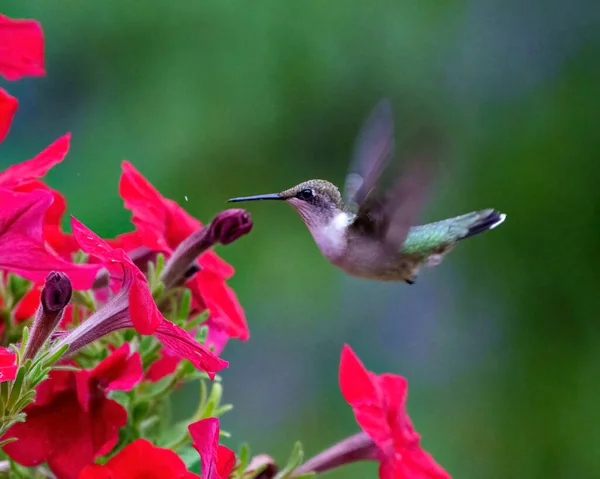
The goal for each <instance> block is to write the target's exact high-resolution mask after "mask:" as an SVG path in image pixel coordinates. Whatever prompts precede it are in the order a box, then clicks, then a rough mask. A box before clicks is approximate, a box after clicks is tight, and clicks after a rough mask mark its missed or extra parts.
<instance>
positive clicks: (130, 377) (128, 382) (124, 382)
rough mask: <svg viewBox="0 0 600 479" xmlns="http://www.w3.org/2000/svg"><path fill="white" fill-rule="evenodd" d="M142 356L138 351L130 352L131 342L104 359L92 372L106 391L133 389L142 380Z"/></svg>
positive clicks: (92, 375) (93, 376)
mask: <svg viewBox="0 0 600 479" xmlns="http://www.w3.org/2000/svg"><path fill="white" fill-rule="evenodd" d="M142 375H143V370H142V358H141V357H140V353H138V352H137V351H136V352H134V353H130V347H129V343H125V344H123V345H122V346H121V347H120V348H118V349H116V350H115V351H113V353H112V354H111V355H110V356H108V357H107V358H106V359H104V360H103V361H102V362H101V363H100V364H98V366H96V367H95V368H94V369H93V370H92V372H91V377H92V378H95V379H96V380H98V382H99V383H100V385H101V386H102V387H103V388H104V390H105V391H131V390H132V389H133V388H134V386H135V385H136V384H137V383H139V382H140V381H141V380H142Z"/></svg>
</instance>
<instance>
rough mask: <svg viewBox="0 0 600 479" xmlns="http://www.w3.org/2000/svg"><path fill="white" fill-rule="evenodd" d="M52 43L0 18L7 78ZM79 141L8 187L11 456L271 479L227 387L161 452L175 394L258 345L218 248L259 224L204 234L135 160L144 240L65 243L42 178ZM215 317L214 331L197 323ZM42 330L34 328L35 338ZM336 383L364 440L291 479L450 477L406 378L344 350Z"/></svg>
mask: <svg viewBox="0 0 600 479" xmlns="http://www.w3.org/2000/svg"><path fill="white" fill-rule="evenodd" d="M43 45H44V43H43V36H42V31H41V28H40V26H39V24H38V23H37V22H35V21H30V20H11V19H9V18H7V17H5V16H2V15H0V75H3V76H4V77H6V78H7V79H9V80H16V79H18V78H20V77H21V76H23V75H43V74H44V66H43V65H44V62H43ZM16 110H17V100H16V99H15V98H13V97H12V96H10V95H9V94H8V93H7V92H5V91H4V90H2V89H0V142H1V141H2V140H3V139H4V137H5V136H6V134H7V132H8V131H9V128H10V124H11V122H12V119H13V117H14V115H15V112H16ZM69 143H70V134H66V135H64V136H63V137H61V138H59V139H58V140H57V141H55V142H54V143H53V144H52V145H50V146H48V147H47V148H46V149H45V150H43V151H42V152H41V153H40V154H38V155H37V156H35V157H34V158H32V159H30V160H28V161H25V162H23V163H20V164H17V165H13V166H11V167H9V168H8V169H7V170H6V171H4V172H2V173H0V203H1V204H2V208H1V209H0V271H1V272H2V273H3V274H2V275H1V277H0V281H1V282H2V285H1V286H2V287H0V302H1V306H2V308H3V311H2V312H3V313H5V314H6V318H7V320H6V321H5V322H4V324H3V325H2V327H3V328H4V329H0V335H1V336H2V337H1V338H0V339H4V340H5V344H7V343H8V341H6V337H7V336H4V335H7V334H8V333H15V332H16V333H18V334H19V335H18V336H15V335H13V336H8V337H9V338H10V337H12V338H14V337H17V338H18V337H21V338H22V340H21V344H17V345H16V346H15V345H13V346H12V349H6V348H0V383H2V388H1V389H2V391H1V394H0V396H2V397H1V398H0V431H1V432H0V434H3V437H1V438H0V441H2V444H3V446H2V449H3V453H4V454H5V457H6V456H7V457H10V458H11V459H12V460H13V461H15V462H17V463H19V464H21V465H23V466H26V467H37V466H39V465H42V464H44V463H47V465H48V467H49V468H50V469H51V471H52V473H53V474H54V475H55V476H56V477H57V478H58V479H77V478H79V479H125V478H127V479H142V478H143V479H146V478H155V479H167V478H169V479H170V478H175V479H177V478H179V479H191V478H199V477H200V476H198V475H197V474H195V473H192V472H190V471H189V470H188V468H187V467H186V463H184V461H183V460H182V459H181V458H180V457H179V455H178V453H177V452H178V451H179V450H181V449H180V448H182V447H186V448H187V450H188V452H189V451H191V453H192V454H193V455H195V452H194V450H193V449H192V447H193V448H195V449H196V451H197V452H198V454H199V458H198V457H196V460H199V462H200V464H201V467H202V477H203V478H204V479H227V478H229V477H231V476H232V474H233V475H234V476H235V477H247V478H254V479H256V478H258V477H260V478H261V479H270V478H273V477H274V476H275V475H276V474H277V470H278V467H277V465H276V464H275V463H274V462H273V461H272V459H271V458H269V457H268V456H265V455H261V456H257V457H255V458H254V459H255V460H253V461H250V463H249V464H245V463H244V461H243V460H242V459H240V461H239V462H238V461H237V459H236V456H235V454H234V453H233V451H231V450H230V449H228V448H226V447H224V446H222V445H220V444H219V436H220V424H219V420H218V419H217V417H218V416H219V415H220V414H222V413H223V412H224V411H226V410H227V409H228V407H227V406H226V407H221V406H220V400H221V393H222V389H221V384H220V382H219V380H217V381H215V382H214V383H213V386H212V389H211V393H210V394H206V391H205V390H203V393H202V394H201V400H200V405H199V408H198V410H197V411H196V413H195V414H194V416H193V418H192V419H190V420H189V421H188V422H191V424H190V425H189V426H188V430H187V431H185V430H183V433H180V431H176V432H177V433H180V434H179V436H178V437H177V439H176V440H174V441H172V442H170V444H172V445H171V446H169V447H168V448H167V447H158V446H156V445H154V444H153V443H152V442H151V441H149V440H148V438H150V439H162V437H161V428H159V427H156V423H158V422H160V421H161V419H162V418H161V415H162V412H164V409H161V407H163V406H164V402H165V399H166V400H168V398H166V397H165V395H166V393H168V391H169V390H170V389H173V388H174V387H176V386H177V385H178V384H179V383H180V382H181V381H182V380H184V379H185V380H188V381H192V380H196V381H197V380H198V379H199V378H200V380H201V381H203V383H202V386H203V387H206V384H207V383H208V381H205V376H206V375H207V376H208V377H209V378H210V379H211V380H214V379H215V374H216V373H217V372H218V371H220V370H222V369H223V368H225V367H227V366H228V363H227V361H225V360H223V359H221V358H219V357H218V355H219V354H220V353H221V351H222V350H223V348H224V346H225V344H226V342H227V341H228V340H229V339H231V338H238V339H240V340H242V341H245V340H247V339H248V338H249V331H248V326H247V324H246V318H245V316H244V312H243V310H242V308H241V306H240V304H239V303H238V300H237V297H236V295H235V293H234V291H233V290H232V289H231V288H230V287H229V286H228V285H227V280H228V279H229V278H230V277H231V276H232V275H233V273H234V270H233V268H232V267H231V266H230V265H229V264H227V263H226V262H225V261H223V260H222V259H220V258H219V257H218V256H217V255H216V253H214V252H213V251H212V250H211V248H212V246H214V245H215V244H217V243H220V244H223V245H226V244H229V243H231V242H232V241H234V240H236V239H237V238H239V237H240V236H242V235H245V234H247V233H248V232H249V231H250V230H251V228H252V223H251V221H250V218H249V216H248V215H247V214H246V213H245V212H244V211H243V210H237V209H231V210H227V211H224V212H221V213H219V214H218V215H217V216H216V217H215V218H214V219H213V220H212V222H211V223H210V224H208V225H206V226H203V225H202V224H201V223H200V222H199V221H198V220H197V219H195V218H193V217H191V216H190V215H189V214H188V213H187V212H186V211H185V210H184V209H183V208H181V207H180V206H179V205H178V204H177V203H175V202H174V201H173V200H170V199H167V198H164V197H163V196H162V195H161V194H160V193H159V192H158V191H157V190H156V189H155V188H154V187H153V186H152V185H151V184H150V183H149V182H148V181H147V180H146V179H145V178H144V177H143V176H142V175H141V174H140V173H139V172H138V171H137V170H136V169H135V168H134V167H133V166H132V165H131V164H130V163H128V162H124V163H123V165H122V168H123V172H122V176H121V180H120V183H119V193H120V195H121V197H122V198H123V200H124V203H125V207H126V208H127V209H129V210H131V212H132V223H133V224H134V225H135V231H133V232H128V233H125V234H122V235H120V236H118V237H117V238H115V239H110V240H106V239H103V238H101V237H100V236H98V235H97V234H96V233H94V232H93V231H91V230H90V229H89V228H87V227H86V226H84V225H83V224H82V223H81V222H79V221H78V220H77V219H75V218H72V221H71V227H72V234H68V233H65V232H63V231H62V228H61V225H62V220H63V216H64V214H65V212H66V201H65V199H64V198H63V196H62V195H61V194H60V193H59V192H57V191H55V190H53V189H51V188H50V187H48V186H47V185H46V184H45V183H44V182H43V181H42V180H41V178H43V177H44V175H45V174H46V173H47V171H48V170H49V169H50V168H52V167H53V166H55V165H57V164H58V163H60V162H62V161H63V159H64V158H65V156H66V154H67V152H68V150H69ZM81 252H83V253H85V255H82V254H81ZM86 255H87V256H86ZM159 255H162V256H159ZM76 256H78V257H80V258H82V257H83V256H85V257H86V258H87V260H86V262H85V263H81V262H79V263H78V262H76V261H75V257H76ZM163 260H164V261H163ZM159 265H160V266H159ZM6 273H10V276H8V277H7V276H6ZM15 275H16V276H15ZM18 276H20V277H21V278H19V279H15V278H17V277H18ZM26 280H28V281H26ZM73 289H75V290H79V291H76V292H73ZM190 298H191V299H190ZM69 303H71V304H69ZM190 303H191V304H190ZM203 312H208V316H207V317H206V318H207V319H206V320H204V317H202V318H199V317H198V316H199V314H200V313H203ZM32 318H33V324H32V326H31V330H29V329H23V324H24V323H25V322H27V321H29V320H30V319H32ZM167 318H170V319H167ZM203 320H204V322H203V323H201V321H203ZM122 330H127V331H122ZM98 341H100V343H98ZM16 342H17V343H18V341H16ZM90 345H91V347H89V348H87V349H83V348H84V347H86V346H90ZM107 351H111V354H109V355H107ZM58 359H61V360H62V361H63V363H62V366H63V367H62V368H56V361H57V360H58ZM183 360H188V361H189V363H182V361H183ZM36 361H37V362H36ZM190 363H191V364H190ZM192 365H193V367H192ZM194 367H195V368H196V369H197V370H200V371H202V372H201V373H198V372H197V371H196V370H195V369H194ZM52 368H54V369H52ZM161 379H164V381H163V382H161V383H159V384H152V382H157V381H159V380H161ZM339 380H340V388H341V391H342V394H343V396H344V398H345V399H346V401H347V402H348V403H349V404H350V405H351V406H352V409H353V411H354V415H355V417H356V421H357V422H358V424H359V425H360V427H361V428H362V430H363V432H361V433H359V434H357V435H355V436H352V437H350V438H348V439H346V440H344V441H342V442H340V443H339V444H337V445H336V446H333V447H332V448H330V449H329V450H328V451H324V452H323V453H321V454H320V455H318V456H316V457H315V458H313V459H311V460H309V461H307V462H306V463H305V464H303V465H302V466H300V467H298V457H300V456H301V451H297V450H296V453H295V454H293V455H292V459H291V460H290V461H291V462H290V464H288V466H287V467H286V470H287V471H289V472H290V474H292V475H293V476H296V475H298V474H300V473H305V472H322V471H325V470H327V469H331V468H333V467H337V466H339V465H342V464H345V463H348V462H351V461H355V460H363V459H368V460H372V459H376V460H378V461H379V462H380V468H379V477H380V478H381V479H449V478H450V476H449V475H448V473H447V472H446V471H444V469H442V468H441V467H440V466H439V465H438V464H437V463H436V462H435V461H434V460H433V458H432V457H431V456H430V455H429V454H428V453H427V452H425V451H424V450H423V449H422V448H421V446H420V436H419V434H418V433H417V432H416V431H415V430H414V428H413V425H412V422H411V420H410V418H409V416H408V414H407V412H406V396H407V382H406V380H405V379H404V378H402V377H400V376H396V375H392V374H382V375H376V374H374V373H372V372H370V371H367V370H366V369H365V367H364V366H363V364H362V363H361V362H360V360H359V359H358V357H357V356H356V355H355V354H354V352H353V351H352V350H351V349H350V347H349V346H345V347H344V349H343V350H342V356H341V364H340V372H339ZM204 381H205V382H204ZM36 386H37V387H36ZM28 387H29V390H28V389H27V388H28ZM34 388H35V390H34ZM19 405H21V406H20V407H19ZM145 414H148V415H150V416H151V417H150V419H147V418H146V417H145ZM210 415H214V416H217V417H207V416H210ZM198 418H204V419H201V420H197V419H198ZM23 419H24V422H23ZM19 421H21V422H19ZM153 421H154V422H153ZM175 429H178V428H175ZM165 443H166V441H162V442H160V444H165ZM294 461H295V462H294ZM7 462H8V461H7ZM242 465H243V466H244V467H245V466H247V468H245V469H243V468H242ZM261 467H262V469H261ZM286 477H287V476H286Z"/></svg>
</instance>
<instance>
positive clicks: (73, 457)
mask: <svg viewBox="0 0 600 479" xmlns="http://www.w3.org/2000/svg"><path fill="white" fill-rule="evenodd" d="M88 374H89V373H88V372H87V371H80V372H73V371H53V372H52V373H50V378H49V379H47V380H46V381H44V382H43V383H41V384H40V386H43V385H45V384H46V383H50V384H49V385H48V386H47V387H46V388H45V391H46V392H45V394H44V396H45V398H44V402H43V404H38V403H37V401H36V403H34V404H33V405H31V406H28V407H27V408H26V409H25V413H26V414H27V421H25V422H23V423H17V424H15V425H14V426H13V427H11V428H10V429H9V431H8V433H7V434H6V435H5V436H4V437H3V439H7V438H10V437H16V438H17V439H19V440H18V441H16V442H11V443H9V444H7V445H5V446H4V447H3V449H4V452H5V453H6V454H8V456H10V457H11V458H12V459H13V460H15V461H16V462H18V463H19V464H22V465H24V466H27V467H32V466H37V465H39V464H42V463H44V462H48V466H49V467H50V469H51V470H52V472H53V473H54V474H55V475H56V476H57V477H60V478H63V479H76V478H77V477H78V475H79V472H80V471H81V470H82V469H83V468H84V467H85V466H86V465H88V464H91V463H92V462H93V461H94V459H95V458H96V457H99V456H101V455H104V454H106V453H108V452H109V451H110V450H111V449H112V448H113V447H114V446H115V444H116V443H117V440H118V429H119V428H120V427H122V426H124V425H125V424H126V423H127V411H126V410H125V409H124V408H123V406H121V405H120V404H119V403H117V402H116V401H113V400H112V399H108V398H107V397H106V396H105V395H104V393H103V392H102V391H101V390H98V389H97V388H95V389H94V390H92V391H89V395H90V396H93V400H91V401H89V408H88V409H84V408H82V406H81V403H80V401H79V399H78V394H77V389H76V382H77V381H76V378H77V376H79V375H84V376H87V375H88ZM54 382H57V386H58V387H56V388H54V387H53V386H52V383H54ZM67 418H68V420H66V419H67Z"/></svg>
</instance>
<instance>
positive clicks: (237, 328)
mask: <svg viewBox="0 0 600 479" xmlns="http://www.w3.org/2000/svg"><path fill="white" fill-rule="evenodd" d="M122 168H123V174H122V175H121V180H120V183H119V194H120V195H121V197H122V198H123V200H124V201H125V207H126V208H127V209H129V210H131V212H132V213H133V218H132V222H133V224H134V225H135V226H136V230H137V234H138V238H139V241H140V242H141V244H143V245H144V246H146V247H148V248H150V249H151V250H153V251H160V252H163V253H165V254H166V255H170V254H171V253H172V252H173V250H174V249H175V248H176V247H177V246H178V245H179V244H180V243H181V242H182V241H183V240H184V239H186V238H187V237H188V236H189V235H190V234H192V233H193V232H194V231H196V230H198V229H199V228H200V227H201V226H202V224H201V223H200V221H198V220H197V219H195V218H193V217H192V216H190V215H189V214H188V213H187V212H186V211H185V210H184V209H183V208H181V207H180V206H179V205H178V204H177V203H176V202H175V201H173V200H169V199H167V198H164V197H163V196H162V195H161V194H160V193H159V192H158V191H157V190H156V189H155V188H154V187H153V186H152V185H151V184H150V182H148V180H146V178H144V177H143V176H142V175H141V174H140V173H139V172H138V171H137V170H136V169H135V168H134V167H133V165H131V163H129V162H127V161H125V162H123V165H122ZM126 237H127V238H129V239H130V235H127V236H126ZM198 264H199V265H200V267H201V270H200V271H199V272H197V273H196V274H195V275H194V276H193V277H192V278H191V279H190V280H189V281H188V282H187V284H186V286H187V287H189V288H190V290H191V291H192V294H193V297H194V302H195V306H196V307H197V308H198V310H199V311H202V310H204V309H206V308H207V309H208V310H209V311H210V323H209V324H211V325H216V326H217V327H219V328H220V329H222V330H224V331H225V332H227V334H228V335H229V337H231V338H240V339H241V340H242V341H244V340H247V339H248V337H249V331H248V326H247V324H246V318H245V315H244V311H243V309H242V307H241V306H240V304H239V302H238V300H237V297H236V294H235V292H234V291H233V290H232V289H231V288H230V287H229V286H228V285H227V284H226V280H227V279H228V278H230V277H231V276H232V275H233V272H234V270H233V268H232V267H231V266H230V265H229V264H227V263H226V262H225V261H223V260H222V259H221V258H219V257H218V256H217V254H216V253H215V252H214V251H211V250H209V251H206V252H205V253H203V254H202V255H200V257H199V258H198Z"/></svg>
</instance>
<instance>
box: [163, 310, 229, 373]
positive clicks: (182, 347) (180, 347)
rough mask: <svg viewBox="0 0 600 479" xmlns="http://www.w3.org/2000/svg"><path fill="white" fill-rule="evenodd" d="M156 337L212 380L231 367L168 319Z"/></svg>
mask: <svg viewBox="0 0 600 479" xmlns="http://www.w3.org/2000/svg"><path fill="white" fill-rule="evenodd" d="M154 335H155V336H156V337H157V338H158V339H159V341H160V342H161V343H163V344H164V345H165V346H167V347H169V348H170V349H171V350H173V351H174V352H176V353H177V354H179V355H180V356H182V357H184V358H186V359H188V360H189V361H190V362H191V363H192V364H193V365H194V366H196V367H197V368H198V369H201V370H202V371H206V372H207V374H208V376H209V377H210V379H214V377H215V373H217V372H219V371H220V370H221V369H224V368H226V367H228V366H229V363H228V362H227V361H225V360H223V359H221V358H219V357H218V356H216V355H215V354H214V353H212V352H211V351H210V350H209V349H208V348H207V347H206V346H204V345H202V344H200V343H198V342H197V341H196V340H195V339H194V338H192V336H191V335H190V334H189V333H188V332H187V331H185V330H184V329H181V328H180V327H179V326H177V325H176V324H173V323H172V322H171V321H169V320H167V319H164V318H163V321H162V322H161V323H160V326H159V327H158V329H157V330H156V332H155V333H154Z"/></svg>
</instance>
